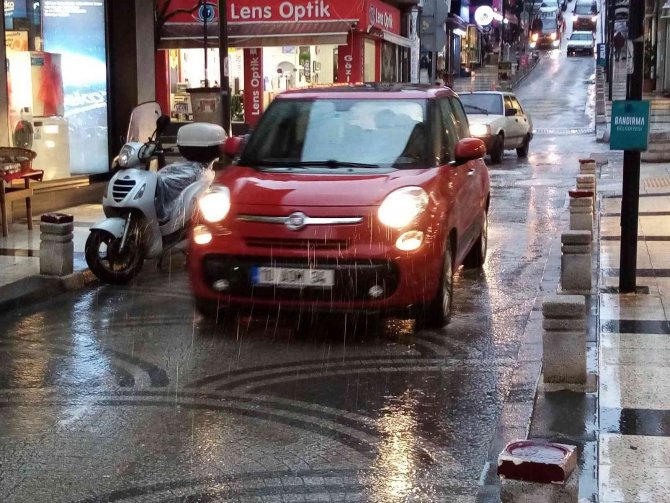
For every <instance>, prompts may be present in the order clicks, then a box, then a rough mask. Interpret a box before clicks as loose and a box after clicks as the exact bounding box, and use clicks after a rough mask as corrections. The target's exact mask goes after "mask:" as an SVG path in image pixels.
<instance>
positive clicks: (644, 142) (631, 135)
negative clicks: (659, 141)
mask: <svg viewBox="0 0 670 503" xmlns="http://www.w3.org/2000/svg"><path fill="white" fill-rule="evenodd" d="M650 108H651V107H650V104H649V101H644V100H643V101H631V100H619V101H613V102H612V123H611V128H610V150H640V151H643V150H647V146H648V144H649V110H650Z"/></svg>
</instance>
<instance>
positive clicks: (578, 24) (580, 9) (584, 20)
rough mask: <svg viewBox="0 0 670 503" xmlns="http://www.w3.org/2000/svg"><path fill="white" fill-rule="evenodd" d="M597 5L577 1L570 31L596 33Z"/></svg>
mask: <svg viewBox="0 0 670 503" xmlns="http://www.w3.org/2000/svg"><path fill="white" fill-rule="evenodd" d="M597 23H598V4H596V3H595V2H588V1H587V2H584V1H580V0H577V4H576V5H575V10H574V14H573V16H572V31H596V25H597Z"/></svg>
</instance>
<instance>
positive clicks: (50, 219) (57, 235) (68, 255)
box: [40, 213, 74, 276]
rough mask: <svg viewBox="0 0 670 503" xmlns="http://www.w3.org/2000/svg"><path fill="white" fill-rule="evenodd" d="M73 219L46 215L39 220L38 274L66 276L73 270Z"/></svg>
mask: <svg viewBox="0 0 670 503" xmlns="http://www.w3.org/2000/svg"><path fill="white" fill-rule="evenodd" d="M73 231H74V218H73V217H72V215H65V214H63V213H47V214H46V215H42V218H41V219H40V232H41V234H40V274H46V275H49V276H67V275H69V274H72V271H73V268H74V244H73V243H72V232H73Z"/></svg>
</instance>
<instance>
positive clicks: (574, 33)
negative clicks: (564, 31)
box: [570, 30, 593, 36]
mask: <svg viewBox="0 0 670 503" xmlns="http://www.w3.org/2000/svg"><path fill="white" fill-rule="evenodd" d="M572 35H591V36H593V32H592V31H588V30H578V31H573V32H572V33H571V34H570V36H572Z"/></svg>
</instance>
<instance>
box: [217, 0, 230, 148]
mask: <svg viewBox="0 0 670 503" xmlns="http://www.w3.org/2000/svg"><path fill="white" fill-rule="evenodd" d="M219 69H220V76H221V89H220V92H221V114H222V121H221V124H222V125H223V128H224V129H225V130H226V133H228V136H232V134H233V132H232V130H231V125H230V74H229V65H228V2H227V1H226V0H219Z"/></svg>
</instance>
